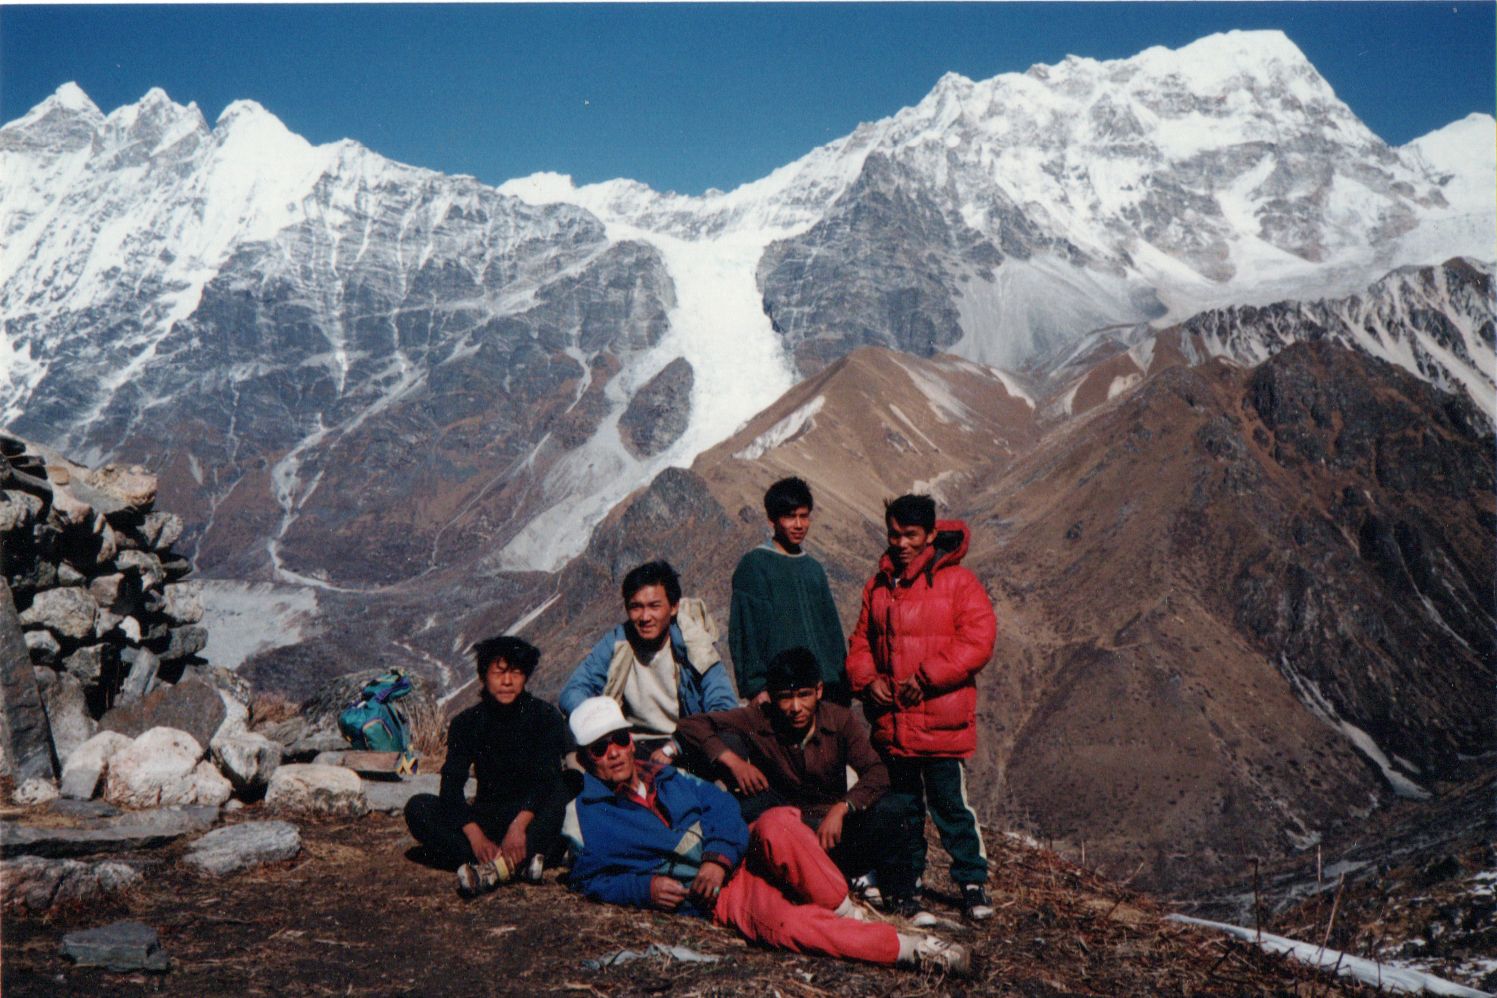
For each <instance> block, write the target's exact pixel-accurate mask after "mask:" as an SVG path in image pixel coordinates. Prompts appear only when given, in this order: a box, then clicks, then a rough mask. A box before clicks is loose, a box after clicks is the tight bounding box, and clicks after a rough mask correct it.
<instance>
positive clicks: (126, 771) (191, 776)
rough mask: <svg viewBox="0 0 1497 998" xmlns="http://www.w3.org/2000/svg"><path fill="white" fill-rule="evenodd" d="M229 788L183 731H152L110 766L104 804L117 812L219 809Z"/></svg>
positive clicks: (169, 729) (133, 744) (201, 751)
mask: <svg viewBox="0 0 1497 998" xmlns="http://www.w3.org/2000/svg"><path fill="white" fill-rule="evenodd" d="M232 793H233V787H232V786H230V784H229V781H228V780H226V779H224V778H223V776H222V775H221V774H220V773H219V772H218V770H217V769H215V768H214V767H213V764H212V763H210V762H207V761H205V760H204V759H203V748H202V746H201V745H200V744H199V743H198V742H197V740H196V739H194V738H193V737H192V736H191V735H189V734H188V733H187V732H185V731H177V730H175V729H173V728H152V729H151V730H150V731H147V732H145V733H144V734H142V735H141V736H140V737H138V738H136V739H135V741H133V742H132V743H131V744H130V746H129V748H126V749H124V750H123V751H121V752H119V753H118V754H116V755H115V756H114V757H113V758H112V759H110V761H109V772H108V774H107V775H106V776H105V779H104V799H105V800H107V801H109V802H110V803H111V804H118V805H120V806H121V807H160V806H163V805H170V804H207V805H212V806H215V807H216V806H218V805H220V804H222V803H223V802H224V801H226V800H228V799H229V796H230V795H231V794H232Z"/></svg>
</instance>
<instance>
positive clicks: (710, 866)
mask: <svg viewBox="0 0 1497 998" xmlns="http://www.w3.org/2000/svg"><path fill="white" fill-rule="evenodd" d="M726 879H728V871H727V870H724V869H723V868H722V865H721V864H720V863H714V862H713V861H712V860H710V859H709V860H707V861H706V862H705V863H703V864H702V865H701V867H699V868H698V869H697V876H696V879H695V880H693V881H692V882H691V893H692V895H693V896H695V897H697V898H700V899H701V900H702V901H704V902H706V903H707V905H708V906H711V905H714V904H716V903H717V896H718V895H719V894H721V893H722V889H723V881H724V880H726Z"/></svg>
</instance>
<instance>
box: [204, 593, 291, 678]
mask: <svg viewBox="0 0 1497 998" xmlns="http://www.w3.org/2000/svg"><path fill="white" fill-rule="evenodd" d="M202 587H203V588H202V599H203V624H204V626H206V627H207V628H208V644H207V646H206V647H205V648H204V649H203V657H204V658H205V659H207V660H208V661H209V662H211V663H213V664H214V665H218V666H222V667H223V668H225V669H237V668H239V667H240V666H241V665H243V664H244V663H245V661H246V660H248V659H249V658H250V656H252V655H255V654H258V653H260V652H264V651H269V650H271V649H272V648H283V647H285V646H287V645H294V644H297V643H299V642H301V641H305V640H306V639H307V638H310V637H313V636H315V635H316V634H317V633H318V627H317V593H316V591H315V590H313V589H309V588H303V587H300V586H280V585H276V584H274V583H270V582H229V581H224V580H219V579H203V580H202Z"/></svg>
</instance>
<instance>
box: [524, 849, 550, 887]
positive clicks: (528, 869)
mask: <svg viewBox="0 0 1497 998" xmlns="http://www.w3.org/2000/svg"><path fill="white" fill-rule="evenodd" d="M545 873H546V857H545V856H542V855H541V854H540V853H536V854H535V855H534V856H531V857H530V862H529V863H526V864H525V872H524V873H523V874H521V876H522V877H524V878H525V880H526V882H527V883H532V884H538V883H540V882H541V879H542V878H543V877H544V876H545Z"/></svg>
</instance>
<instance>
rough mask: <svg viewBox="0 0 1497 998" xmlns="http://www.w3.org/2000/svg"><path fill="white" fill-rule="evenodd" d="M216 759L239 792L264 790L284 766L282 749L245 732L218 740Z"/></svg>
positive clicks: (214, 741) (215, 742)
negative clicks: (282, 765) (255, 789)
mask: <svg viewBox="0 0 1497 998" xmlns="http://www.w3.org/2000/svg"><path fill="white" fill-rule="evenodd" d="M213 759H214V761H215V762H217V763H218V767H219V768H220V769H222V770H223V773H224V775H225V776H227V777H228V778H229V782H230V783H232V784H234V786H235V788H236V789H239V790H247V789H249V788H251V787H263V786H266V785H268V784H269V783H270V778H271V777H272V776H273V775H275V771H276V770H277V769H278V768H279V767H280V765H281V746H280V744H279V743H277V742H273V741H271V740H270V739H269V738H266V737H265V736H264V735H257V734H252V733H249V732H245V733H243V734H238V735H231V736H229V737H227V738H214V739H213Z"/></svg>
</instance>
